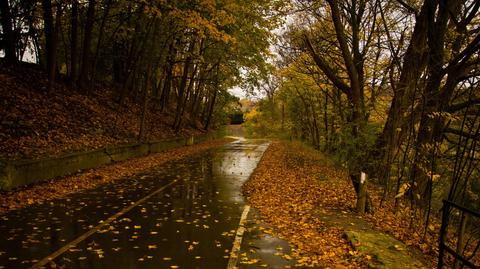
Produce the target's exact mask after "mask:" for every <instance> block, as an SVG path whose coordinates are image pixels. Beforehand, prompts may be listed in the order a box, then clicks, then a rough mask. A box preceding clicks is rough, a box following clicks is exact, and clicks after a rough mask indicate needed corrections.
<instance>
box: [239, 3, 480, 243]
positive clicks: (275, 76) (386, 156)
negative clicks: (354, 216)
mask: <svg viewBox="0 0 480 269" xmlns="http://www.w3.org/2000/svg"><path fill="white" fill-rule="evenodd" d="M479 8H480V2H479V1H435V0H424V1H400V0H393V1H388V0H387V1H383V0H378V1H363V0H358V1H350V0H348V1H343V0H327V1H301V0H300V1H292V3H291V13H290V17H289V21H291V23H290V24H289V25H288V26H287V27H285V28H284V29H283V31H280V32H281V33H280V34H279V39H280V41H279V43H278V45H277V46H276V47H277V52H278V57H277V58H276V60H275V63H276V67H277V70H276V71H275V72H273V73H272V74H271V75H270V77H269V78H268V79H267V80H265V81H264V82H263V84H262V86H261V89H262V90H263V92H264V95H265V98H264V99H262V100H260V101H259V102H258V103H257V106H256V108H255V109H254V110H253V111H251V112H250V113H249V114H247V127H248V129H249V131H250V134H251V135H256V136H268V135H270V136H272V135H273V136H275V135H276V136H281V137H284V138H289V139H301V140H304V141H307V142H309V143H310V144H311V145H312V146H313V147H314V148H316V149H319V150H322V151H325V152H328V153H329V154H331V155H332V156H333V157H334V158H336V159H337V160H338V162H339V163H340V164H342V165H343V166H344V167H346V168H347V169H348V171H349V173H350V177H351V179H352V183H353V185H354V186H355V189H356V191H357V192H359V181H360V173H361V172H362V171H364V172H366V173H367V175H369V177H370V182H371V183H373V184H371V187H370V188H372V189H373V188H375V187H376V186H381V189H380V192H381V193H382V201H381V205H380V206H382V204H385V203H393V204H394V210H400V208H403V207H405V206H407V207H408V208H410V209H411V211H410V213H411V214H412V222H413V223H416V224H418V226H420V227H424V229H427V227H429V223H430V220H431V216H432V215H435V216H439V214H440V212H441V211H440V208H441V206H442V203H441V200H442V199H449V200H452V201H455V202H457V203H459V204H461V205H466V206H468V207H470V208H472V209H475V210H479V209H480V195H479V194H480V171H479V168H480V164H479V160H480V159H479V158H478V156H479V155H478V154H479V147H478V143H479V141H480V119H479V116H480V86H479V82H480V81H479V78H480V58H479V56H480V53H479V51H480V13H479ZM367 196H368V194H367ZM366 198H367V199H364V201H366V205H359V206H360V207H359V209H361V210H363V207H364V206H366V210H367V211H373V210H374V208H372V207H371V205H370V203H369V199H368V197H366ZM418 216H420V217H418ZM477 224H478V222H477ZM473 226H475V225H473ZM478 232H479V231H478V226H477V229H476V232H475V233H478ZM476 247H477V249H478V245H476Z"/></svg>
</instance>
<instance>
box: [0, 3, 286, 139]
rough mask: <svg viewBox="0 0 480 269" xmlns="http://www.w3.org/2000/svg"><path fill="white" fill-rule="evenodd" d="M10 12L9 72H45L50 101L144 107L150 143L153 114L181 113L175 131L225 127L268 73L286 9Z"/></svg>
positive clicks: (5, 36)
mask: <svg viewBox="0 0 480 269" xmlns="http://www.w3.org/2000/svg"><path fill="white" fill-rule="evenodd" d="M0 7H1V29H2V39H1V40H2V43H1V44H2V48H3V54H4V59H3V65H5V66H10V67H12V66H13V67H14V66H18V65H19V64H21V62H22V61H29V62H34V63H35V64H38V65H40V66H41V67H42V68H43V70H44V71H45V72H46V75H47V76H48V81H49V83H48V87H47V89H46V91H47V92H51V91H54V90H55V83H60V82H62V83H64V82H66V83H68V84H69V85H70V86H71V87H72V88H74V89H76V90H77V91H78V92H80V93H82V94H85V95H87V96H88V95H91V94H92V92H93V91H94V89H95V88H96V87H95V85H98V84H103V85H108V86H109V87H110V88H113V89H114V91H115V93H114V95H115V101H116V102H117V103H118V104H120V105H122V104H123V103H124V102H125V101H126V100H127V99H129V98H130V99H134V100H135V102H136V103H137V104H138V105H140V106H141V107H142V112H141V114H142V115H141V120H140V121H141V124H140V130H139V134H138V137H139V139H143V138H145V137H146V132H147V129H148V128H147V127H146V126H147V125H148V123H147V122H146V119H148V117H147V115H148V114H149V112H150V110H151V109H150V108H151V107H154V108H155V109H158V110H160V112H163V111H164V110H167V109H168V110H170V111H174V119H173V120H172V123H171V126H172V128H173V129H174V130H175V131H179V129H180V128H181V126H182V125H183V124H192V126H195V127H197V128H199V129H205V130H207V129H209V127H211V125H212V121H213V120H214V119H215V118H216V119H217V121H219V122H220V123H221V122H222V121H221V120H222V118H221V116H222V115H220V114H219V113H221V112H224V109H223V108H224V107H225V106H226V104H228V103H229V102H230V101H235V98H234V97H233V96H231V95H230V94H229V93H228V92H227V89H229V88H231V87H233V86H234V85H241V84H244V83H248V82H249V81H251V80H256V79H257V77H259V76H261V75H262V74H265V73H266V71H267V63H266V59H267V56H268V54H269V50H268V49H269V44H270V43H269V41H270V37H271V32H270V30H271V29H273V28H274V27H275V18H274V16H273V11H274V10H276V9H277V4H276V3H275V1H247V2H245V1H222V2H218V1H124V0H105V1H104V0H89V1H77V0H63V1H55V0H42V1H34V0H27V1H23V0H22V1H17V0H10V1H2V3H1V6H0ZM33 88H35V87H33ZM215 116H217V117H215ZM223 117H224V116H223ZM185 121H189V122H185Z"/></svg>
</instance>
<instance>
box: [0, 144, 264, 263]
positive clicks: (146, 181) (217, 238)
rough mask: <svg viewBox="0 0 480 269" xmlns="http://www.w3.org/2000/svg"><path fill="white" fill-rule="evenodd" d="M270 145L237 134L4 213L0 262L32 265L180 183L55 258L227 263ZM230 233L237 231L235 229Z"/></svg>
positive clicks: (67, 260)
mask: <svg viewBox="0 0 480 269" xmlns="http://www.w3.org/2000/svg"><path fill="white" fill-rule="evenodd" d="M267 147H268V144H266V143H265V142H262V141H250V140H239V141H236V142H234V143H230V144H228V145H226V146H225V147H223V148H221V149H216V150H212V151H209V152H205V153H202V154H200V155H195V156H191V157H189V158H186V159H184V160H182V161H177V162H172V163H168V164H165V165H162V166H160V167H158V168H157V169H154V170H151V171H148V172H145V173H144V174H141V175H138V176H136V177H134V178H129V179H125V180H122V181H118V182H115V183H114V184H113V183H110V184H106V185H104V186H101V187H99V188H97V189H93V190H88V191H84V192H82V193H77V194H74V195H70V196H68V197H67V198H65V199H58V200H54V201H51V202H47V203H45V204H41V205H35V206H30V207H27V208H24V209H21V210H17V211H13V212H10V213H8V214H6V215H4V216H2V217H0V220H1V222H0V268H28V267H30V266H32V265H33V264H34V263H36V262H38V260H40V259H43V258H44V257H46V256H47V255H49V254H50V253H52V252H54V251H56V250H57V249H59V248H60V247H62V246H64V245H66V244H67V243H68V242H70V241H71V240H73V239H75V238H77V237H78V236H80V235H82V234H84V233H85V232H87V231H88V230H90V229H91V228H93V227H94V226H96V225H97V224H98V223H100V222H102V220H105V219H107V218H108V217H110V216H112V215H114V214H115V213H117V212H119V211H120V210H122V209H123V208H125V207H127V206H129V205H130V204H132V203H134V202H136V201H138V200H140V199H141V198H143V197H144V196H146V195H148V194H149V193H151V192H153V191H155V190H157V189H158V188H160V187H162V186H164V185H166V184H167V183H168V182H170V181H172V180H174V179H179V182H178V183H177V184H174V185H173V186H172V187H170V188H167V189H166V190H165V191H164V192H162V193H160V194H158V195H155V196H153V197H152V198H151V199H149V200H147V201H146V202H145V203H143V204H141V205H139V206H137V207H135V208H134V209H133V210H131V211H130V212H128V213H126V214H125V215H123V216H121V217H120V218H118V219H116V220H115V221H114V222H112V223H111V225H107V226H105V227H103V228H102V229H101V230H100V231H99V232H97V233H95V234H94V235H92V236H90V237H88V238H87V239H86V240H84V241H82V242H81V243H80V244H78V245H77V246H74V247H72V248H70V249H69V250H68V251H67V252H65V253H64V254H62V255H61V256H59V257H58V258H56V259H55V260H54V263H55V264H57V265H59V266H63V265H64V266H66V268H112V267H115V268H169V267H170V266H179V268H222V267H224V266H225V265H226V263H227V259H226V258H228V255H229V254H228V251H229V249H231V245H232V240H233V236H234V230H235V229H236V225H237V223H238V220H239V217H240V214H241V208H242V206H243V198H242V195H241V193H240V188H241V186H242V184H243V182H244V181H245V180H247V179H248V176H249V175H250V174H251V173H252V172H253V170H254V169H255V167H256V165H257V163H258V161H259V160H260V158H261V156H262V154H263V152H264V151H265V149H266V148H267ZM232 231H233V232H232Z"/></svg>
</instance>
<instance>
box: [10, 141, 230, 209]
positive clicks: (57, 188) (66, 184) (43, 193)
mask: <svg viewBox="0 0 480 269" xmlns="http://www.w3.org/2000/svg"><path fill="white" fill-rule="evenodd" d="M229 141H231V140H230V139H219V140H212V141H207V142H204V143H201V144H198V145H194V146H188V147H181V148H177V149H172V150H168V151H165V152H161V153H156V154H150V155H148V156H144V157H138V158H134V159H130V160H126V161H123V162H118V163H115V164H110V165H107V166H103V167H100V168H95V169H90V170H85V171H83V172H80V173H77V174H73V175H70V176H66V177H62V178H58V179H54V180H50V181H46V182H44V183H40V184H36V185H33V186H30V187H25V188H24V189H19V190H14V191H10V192H3V193H1V195H0V205H1V207H0V214H4V213H5V212H8V211H10V210H13V209H18V208H22V207H25V206H27V205H31V204H36V203H43V202H45V201H48V200H52V199H55V198H61V197H64V196H66V195H68V194H72V193H75V192H78V191H82V190H87V189H92V188H95V187H97V186H99V185H101V184H105V183H107V182H111V181H114V180H120V179H122V178H125V177H128V176H132V175H134V174H137V173H139V172H141V171H144V170H147V169H151V168H154V167H156V166H158V165H161V164H163V163H165V162H167V161H175V160H179V159H181V158H184V157H186V156H189V155H193V154H197V153H200V152H203V151H206V150H208V149H211V148H214V147H219V146H221V145H224V144H225V143H227V142H229Z"/></svg>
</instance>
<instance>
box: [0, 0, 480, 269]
mask: <svg viewBox="0 0 480 269" xmlns="http://www.w3.org/2000/svg"><path fill="white" fill-rule="evenodd" d="M479 10H480V1H476V0H448V1H447V0H371V1H368V0H325V1H312V0H290V1H279V0H259V1H254V0H247V1H241V0H223V1H220V0H197V1H178V0H175V1H165V0H148V1H147V0H134V1H129V0H41V1H35V0H8V1H5V0H4V1H1V3H0V11H1V22H0V23H1V30H2V31H1V43H0V48H1V50H0V56H2V57H3V58H2V59H1V65H2V67H1V69H2V73H9V72H10V73H12V72H17V71H12V70H24V71H22V72H23V73H22V74H27V76H28V73H29V72H33V71H29V70H40V71H39V72H41V73H42V74H44V78H45V83H44V84H42V85H44V86H42V87H36V86H35V85H34V84H35V82H34V81H32V80H30V82H31V83H30V84H31V85H30V86H29V87H31V88H39V89H36V90H37V91H40V92H42V94H46V95H51V94H58V93H59V92H61V91H65V93H64V94H65V95H71V94H72V91H73V92H75V93H80V94H81V95H82V96H87V97H88V98H91V99H95V98H97V96H98V93H99V92H102V91H109V92H111V100H109V101H108V102H110V101H111V102H113V103H114V105H112V107H113V110H116V112H115V113H119V114H120V115H121V114H122V113H123V112H121V110H120V108H121V107H122V106H127V105H134V106H135V107H136V108H137V110H136V111H137V112H136V114H135V117H136V120H135V121H136V123H135V124H134V125H135V126H136V127H135V130H134V131H132V132H131V133H132V134H131V136H134V137H135V139H136V140H148V139H149V138H151V137H152V136H154V135H153V134H150V133H149V132H151V130H152V128H151V127H149V126H151V125H152V124H153V123H152V122H154V121H155V120H156V118H155V117H153V116H152V115H154V114H157V113H167V112H168V113H169V114H168V115H170V117H171V118H169V120H168V124H167V125H168V128H170V129H171V131H172V133H174V134H178V133H179V132H181V130H182V128H184V127H185V126H189V128H190V127H191V128H194V129H195V130H199V131H202V132H203V131H206V130H208V129H210V128H212V126H219V125H222V124H224V123H226V122H228V114H232V113H238V111H239V110H240V109H241V108H239V107H241V104H245V103H249V105H248V106H247V107H248V109H247V110H248V111H246V112H245V116H244V120H245V123H244V126H245V128H246V130H247V133H248V136H249V137H252V138H269V139H283V140H292V141H293V140H295V141H297V140H298V141H302V142H304V143H305V144H308V145H309V146H311V147H312V148H313V149H315V150H318V151H321V152H323V153H325V154H326V155H327V156H329V158H331V159H333V160H334V161H335V163H336V164H337V165H338V166H340V167H342V168H343V169H345V170H346V171H348V177H349V179H350V180H351V185H352V188H353V189H354V190H355V193H356V199H355V200H356V201H354V202H355V207H356V209H357V211H358V212H360V213H372V214H373V213H374V212H375V211H376V210H378V209H379V208H384V207H387V208H388V209H389V210H390V211H392V212H393V213H395V214H397V213H398V218H402V219H403V220H405V221H406V223H408V225H409V226H410V228H411V229H413V230H415V229H417V230H421V231H422V233H421V234H423V236H424V237H425V236H426V234H427V232H428V231H429V230H432V231H433V230H435V231H438V229H439V228H440V227H439V223H440V222H441V221H440V219H441V214H442V208H444V206H445V205H444V203H443V200H448V201H451V202H453V203H455V204H459V205H462V206H465V207H467V208H468V209H470V210H472V211H476V212H478V211H480V157H479V156H480V155H479V154H480V145H479V142H480V12H479ZM25 70H27V71H25ZM35 72H37V71H35ZM39 85H40V84H39ZM59 85H62V86H61V87H60V86H59ZM233 88H240V89H243V90H244V91H245V92H246V94H247V96H249V97H252V96H253V97H255V98H254V101H246V102H242V101H240V99H239V98H238V97H235V96H233V95H232V94H231V90H232V89H233ZM66 89H68V90H66ZM4 91H5V92H10V91H9V90H4ZM4 96H7V95H6V93H5V95H4ZM27 99H28V98H27ZM97 99H98V98H97ZM9 100H10V101H5V102H4V104H6V105H5V107H4V109H5V110H4V111H3V112H2V116H4V119H2V120H1V121H0V126H2V127H4V128H5V129H8V130H13V129H12V128H13V127H12V126H14V125H15V126H17V125H18V124H19V123H18V121H16V120H15V117H16V114H15V113H16V112H15V109H16V108H15V109H11V108H12V107H14V106H16V105H17V103H15V102H16V100H17V99H15V98H14V97H11V96H10V99H9ZM97 101H99V102H100V103H103V102H104V100H103V99H98V100H97ZM9 102H11V103H9ZM8 104H10V108H7V107H8ZM0 105H1V103H0ZM9 109H10V110H9ZM0 111H2V110H1V109H0ZM109 111H110V110H109ZM109 113H110V112H109ZM112 113H113V112H112ZM107 122H108V120H107ZM15 128H16V127H15ZM8 132H9V131H5V132H4V133H3V136H0V138H5V140H4V141H13V140H15V139H19V137H22V136H28V135H25V134H23V133H22V134H18V133H13V132H12V133H8ZM32 132H33V131H32ZM29 135H30V134H29ZM37 135H38V134H37ZM42 135H43V134H42ZM7 136H11V137H10V138H8V139H12V140H8V139H7V138H6V137H7ZM54 140H55V139H54ZM54 140H52V141H54ZM52 141H50V140H49V142H48V143H54V142H52ZM9 143H10V142H8V143H7V142H5V143H4V144H9ZM48 143H47V144H44V146H45V147H48V145H50V144H48ZM5 147H7V146H5ZM17 151H18V150H16V149H12V150H10V153H9V154H11V156H14V155H15V154H17V153H16V152H17ZM7 155H8V154H7ZM26 155H28V154H26ZM8 156H10V155H8ZM15 157H16V155H15ZM27 157H28V156H27ZM375 195H377V196H378V195H379V197H380V199H379V200H378V202H376V201H377V200H376V199H374V198H373V196H375ZM455 212H456V211H455ZM452 218H453V219H452V222H456V223H459V224H461V225H460V226H461V227H464V228H463V230H461V231H460V230H459V231H460V232H459V233H460V234H461V235H462V236H463V234H464V233H465V229H466V228H465V227H470V228H469V229H470V230H469V232H468V233H467V234H468V236H467V235H466V238H465V239H461V240H460V242H459V243H458V245H457V248H458V249H468V251H467V250H466V252H465V253H468V255H471V256H470V258H472V257H473V256H475V255H478V251H479V248H480V242H478V237H479V234H480V229H479V227H480V220H479V219H478V218H477V219H475V218H467V217H466V215H465V214H464V212H462V211H459V212H456V213H455V214H453V217H452ZM437 224H438V225H437ZM420 241H421V240H420ZM472 242H473V243H472ZM469 244H470V245H469ZM466 245H467V246H469V248H468V247H467V248H465V246H466ZM477 258H478V256H477ZM455 266H456V268H458V264H457V265H455Z"/></svg>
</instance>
